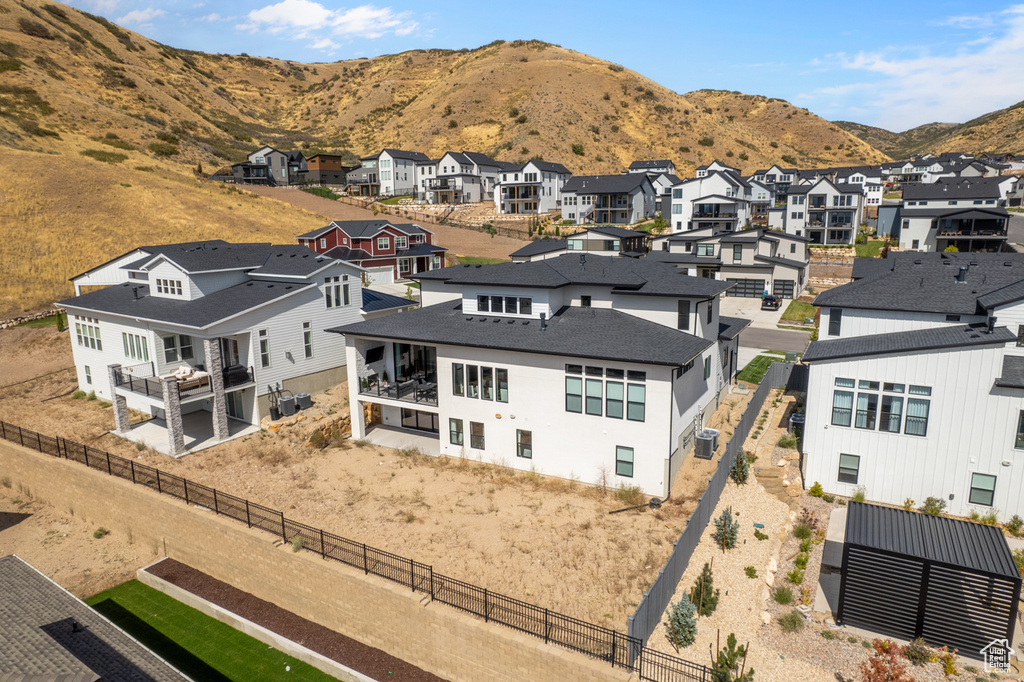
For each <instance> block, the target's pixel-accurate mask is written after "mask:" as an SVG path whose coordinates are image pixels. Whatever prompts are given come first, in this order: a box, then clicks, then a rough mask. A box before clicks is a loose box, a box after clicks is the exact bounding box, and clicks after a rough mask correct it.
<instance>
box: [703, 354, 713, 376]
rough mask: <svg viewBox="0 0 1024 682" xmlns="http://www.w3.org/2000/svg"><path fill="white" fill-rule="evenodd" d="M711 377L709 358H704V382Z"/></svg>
mask: <svg viewBox="0 0 1024 682" xmlns="http://www.w3.org/2000/svg"><path fill="white" fill-rule="evenodd" d="M710 376H711V358H710V357H706V358H704V380H705V381H707V379H708V377H710Z"/></svg>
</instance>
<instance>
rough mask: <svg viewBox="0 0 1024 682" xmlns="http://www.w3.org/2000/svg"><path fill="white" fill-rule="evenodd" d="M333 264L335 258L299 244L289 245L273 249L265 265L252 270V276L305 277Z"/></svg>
mask: <svg viewBox="0 0 1024 682" xmlns="http://www.w3.org/2000/svg"><path fill="white" fill-rule="evenodd" d="M333 262H334V258H332V257H330V256H326V255H320V254H319V253H317V252H316V251H314V250H313V249H310V248H307V247H305V246H299V245H298V244H287V245H285V246H274V247H272V248H271V250H270V255H269V256H267V259H266V261H265V262H264V263H263V265H261V266H260V267H258V268H256V269H255V270H252V271H251V273H250V274H252V275H254V276H258V275H289V276H298V277H305V276H307V275H310V274H312V273H314V272H316V271H317V270H320V269H321V268H325V267H327V266H328V265H330V264H331V263H333Z"/></svg>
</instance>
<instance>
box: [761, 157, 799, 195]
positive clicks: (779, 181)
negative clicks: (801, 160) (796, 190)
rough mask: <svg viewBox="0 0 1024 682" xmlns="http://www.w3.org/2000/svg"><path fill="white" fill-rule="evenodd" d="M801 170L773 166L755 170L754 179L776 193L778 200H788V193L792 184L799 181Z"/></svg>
mask: <svg viewBox="0 0 1024 682" xmlns="http://www.w3.org/2000/svg"><path fill="white" fill-rule="evenodd" d="M798 176H799V171H798V170H797V169H796V168H782V167H781V166H774V165H773V166H772V167H771V168H765V169H762V170H756V171H754V180H756V181H757V182H759V183H761V184H762V185H764V186H765V187H767V188H768V189H770V190H772V191H773V192H774V193H775V197H776V199H777V200H778V201H785V200H786V193H787V192H788V191H789V187H790V185H795V184H796V183H797V182H798V179H799V178H798Z"/></svg>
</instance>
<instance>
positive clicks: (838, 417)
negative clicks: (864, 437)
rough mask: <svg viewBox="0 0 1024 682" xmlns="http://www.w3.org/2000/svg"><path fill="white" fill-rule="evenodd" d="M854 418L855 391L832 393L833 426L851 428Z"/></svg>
mask: <svg viewBox="0 0 1024 682" xmlns="http://www.w3.org/2000/svg"><path fill="white" fill-rule="evenodd" d="M852 416H853V391H834V392H833V393H832V425H833V426H849V425H850V420H851V417H852Z"/></svg>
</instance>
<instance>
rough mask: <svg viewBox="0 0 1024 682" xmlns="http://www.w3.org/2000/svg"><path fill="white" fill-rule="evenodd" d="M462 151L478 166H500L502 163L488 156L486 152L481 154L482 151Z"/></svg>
mask: <svg viewBox="0 0 1024 682" xmlns="http://www.w3.org/2000/svg"><path fill="white" fill-rule="evenodd" d="M462 153H463V155H464V156H465V157H466V158H468V159H469V160H470V161H472V162H473V163H475V164H476V165H478V166H498V167H500V164H501V162H500V161H496V160H495V159H492V158H491V157H489V156H487V155H486V154H481V153H480V152H462Z"/></svg>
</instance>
